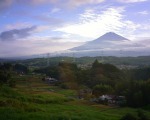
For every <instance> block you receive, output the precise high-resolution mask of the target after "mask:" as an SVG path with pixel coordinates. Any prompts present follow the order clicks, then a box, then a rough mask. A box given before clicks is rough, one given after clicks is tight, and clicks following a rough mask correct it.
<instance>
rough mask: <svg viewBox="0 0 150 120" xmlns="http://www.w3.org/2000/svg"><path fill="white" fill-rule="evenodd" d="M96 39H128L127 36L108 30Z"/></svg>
mask: <svg viewBox="0 0 150 120" xmlns="http://www.w3.org/2000/svg"><path fill="white" fill-rule="evenodd" d="M97 40H100V41H122V40H128V39H127V38H125V37H122V36H120V35H118V34H116V33H114V32H108V33H105V34H104V35H102V36H101V37H99V38H97V39H96V41H97Z"/></svg>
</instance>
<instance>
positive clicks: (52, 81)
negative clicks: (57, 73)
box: [42, 77, 58, 84]
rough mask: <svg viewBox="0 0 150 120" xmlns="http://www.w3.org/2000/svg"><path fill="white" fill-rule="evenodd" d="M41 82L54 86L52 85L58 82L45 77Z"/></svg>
mask: <svg viewBox="0 0 150 120" xmlns="http://www.w3.org/2000/svg"><path fill="white" fill-rule="evenodd" d="M42 81H44V82H46V83H48V84H54V83H57V82H58V80H57V79H55V78H51V77H45V78H43V79H42Z"/></svg>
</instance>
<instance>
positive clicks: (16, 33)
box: [0, 26, 36, 41]
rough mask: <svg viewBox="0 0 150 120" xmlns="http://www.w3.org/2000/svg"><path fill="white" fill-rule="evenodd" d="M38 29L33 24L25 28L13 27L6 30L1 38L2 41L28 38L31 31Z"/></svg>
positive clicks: (0, 35)
mask: <svg viewBox="0 0 150 120" xmlns="http://www.w3.org/2000/svg"><path fill="white" fill-rule="evenodd" d="M35 29H36V26H32V27H29V28H23V29H13V30H9V31H4V32H2V33H1V34H0V40H2V41H10V40H17V39H21V38H26V37H28V36H30V35H31V34H30V32H32V31H33V30H35Z"/></svg>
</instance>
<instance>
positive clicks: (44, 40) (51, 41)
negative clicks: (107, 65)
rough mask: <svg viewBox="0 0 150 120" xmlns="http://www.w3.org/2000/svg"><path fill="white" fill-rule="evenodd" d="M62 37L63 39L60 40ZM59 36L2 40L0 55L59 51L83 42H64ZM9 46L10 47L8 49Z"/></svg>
mask: <svg viewBox="0 0 150 120" xmlns="http://www.w3.org/2000/svg"><path fill="white" fill-rule="evenodd" d="M59 39H61V40H59ZM62 39H65V38H57V37H33V36H31V37H28V38H25V39H24V40H18V41H10V42H3V41H0V45H1V47H0V57H15V56H26V55H34V54H43V53H44V54H45V53H53V52H56V51H57V52H59V51H61V52H62V51H63V50H67V49H70V48H72V47H76V46H79V45H81V44H83V43H79V42H69V41H68V42H65V40H64V41H63V42H62ZM6 48H9V49H6Z"/></svg>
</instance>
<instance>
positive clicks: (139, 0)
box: [117, 0, 147, 3]
mask: <svg viewBox="0 0 150 120" xmlns="http://www.w3.org/2000/svg"><path fill="white" fill-rule="evenodd" d="M117 1H119V2H122V3H136V2H145V1H147V0H117Z"/></svg>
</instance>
